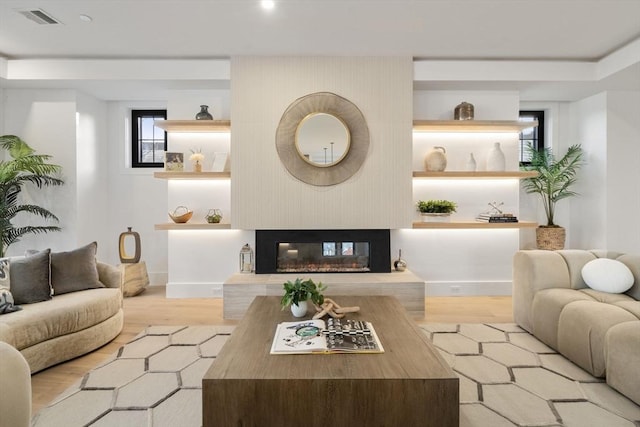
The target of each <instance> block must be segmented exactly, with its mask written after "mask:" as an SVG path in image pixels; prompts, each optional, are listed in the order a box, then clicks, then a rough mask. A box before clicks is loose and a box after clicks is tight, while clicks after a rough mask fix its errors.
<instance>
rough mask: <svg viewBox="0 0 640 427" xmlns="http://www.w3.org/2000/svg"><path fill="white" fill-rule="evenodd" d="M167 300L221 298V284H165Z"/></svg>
mask: <svg viewBox="0 0 640 427" xmlns="http://www.w3.org/2000/svg"><path fill="white" fill-rule="evenodd" d="M167 298H222V283H177V282H168V283H167Z"/></svg>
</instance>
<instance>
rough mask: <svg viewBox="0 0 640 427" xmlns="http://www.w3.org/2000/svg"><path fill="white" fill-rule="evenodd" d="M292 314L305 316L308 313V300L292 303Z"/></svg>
mask: <svg viewBox="0 0 640 427" xmlns="http://www.w3.org/2000/svg"><path fill="white" fill-rule="evenodd" d="M291 314H293V317H304V316H306V315H307V302H306V301H300V302H298V304H297V305H296V304H291Z"/></svg>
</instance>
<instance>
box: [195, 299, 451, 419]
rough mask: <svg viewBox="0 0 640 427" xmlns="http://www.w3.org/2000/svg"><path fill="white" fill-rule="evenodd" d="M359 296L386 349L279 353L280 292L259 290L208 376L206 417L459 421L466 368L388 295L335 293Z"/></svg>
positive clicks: (286, 317) (284, 318)
mask: <svg viewBox="0 0 640 427" xmlns="http://www.w3.org/2000/svg"><path fill="white" fill-rule="evenodd" d="M332 298H333V299H335V300H336V301H337V302H338V303H340V304H341V305H343V306H352V305H358V306H360V308H361V310H360V312H359V313H353V314H350V315H348V316H349V318H352V319H359V320H366V321H370V322H371V323H372V324H373V326H374V328H375V329H376V332H377V334H378V337H379V338H380V341H381V343H382V345H383V347H384V349H385V352H384V353H383V354H308V355H306V354H305V355H271V354H269V351H270V348H271V342H272V340H273V335H274V333H275V330H276V325H277V324H278V323H279V322H290V321H294V320H296V319H294V318H293V316H292V315H291V312H290V311H289V310H288V309H286V310H284V311H282V310H281V309H280V297H274V296H258V297H256V298H255V299H254V301H253V302H252V303H251V305H250V307H249V310H248V311H247V313H246V314H245V316H244V317H243V319H242V320H241V322H240V324H239V325H238V326H237V327H236V329H235V331H234V332H233V334H232V335H231V338H229V341H227V343H226V344H225V345H224V347H223V348H222V350H221V351H220V353H219V355H218V357H217V359H216V360H215V361H214V363H213V364H212V365H211V367H210V368H209V370H208V371H207V373H206V374H205V376H204V378H203V380H202V395H203V396H202V410H203V417H202V420H203V425H204V426H205V427H208V426H212V427H213V426H261V427H269V426H274V427H276V426H277V427H284V426H287V427H288V426H298V425H299V426H310V427H316V426H317V427H321V426H322V427H324V426H331V427H336V426H349V427H354V426H402V427H409V426H420V427H431V426H433V427H436V426H437V427H449V426H452V427H453V426H456V427H457V426H458V422H459V394H458V378H457V377H456V375H455V374H454V372H453V371H452V370H451V368H450V367H449V366H448V365H447V363H446V362H445V361H444V360H443V359H442V357H441V356H440V354H439V353H438V351H437V350H436V349H435V347H434V346H433V345H432V344H431V342H430V341H429V340H428V339H427V338H426V336H425V335H424V333H423V332H422V331H421V330H420V329H419V328H418V327H417V326H416V325H415V323H414V322H413V321H412V320H411V319H410V318H409V317H408V316H407V314H406V312H405V310H404V308H403V307H402V306H401V305H400V303H399V302H398V300H397V299H396V298H394V297H390V296H367V297H362V296H359V297H353V296H342V297H341V296H335V297H333V296H332Z"/></svg>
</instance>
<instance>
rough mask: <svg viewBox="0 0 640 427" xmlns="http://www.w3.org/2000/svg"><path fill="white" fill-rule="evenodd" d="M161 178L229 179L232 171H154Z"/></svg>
mask: <svg viewBox="0 0 640 427" xmlns="http://www.w3.org/2000/svg"><path fill="white" fill-rule="evenodd" d="M153 177H154V178H160V179H229V178H231V172H154V173H153Z"/></svg>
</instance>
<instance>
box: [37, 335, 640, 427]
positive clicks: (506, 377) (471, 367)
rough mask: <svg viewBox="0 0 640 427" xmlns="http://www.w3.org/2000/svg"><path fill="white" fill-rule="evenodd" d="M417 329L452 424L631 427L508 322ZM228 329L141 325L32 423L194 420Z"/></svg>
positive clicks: (631, 421) (606, 392)
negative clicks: (427, 345)
mask: <svg viewBox="0 0 640 427" xmlns="http://www.w3.org/2000/svg"><path fill="white" fill-rule="evenodd" d="M421 327H422V328H423V329H424V331H425V334H427V336H428V337H429V338H430V339H431V340H432V341H433V342H434V344H435V345H436V346H437V347H438V349H439V350H440V352H441V354H442V355H443V357H444V358H445V360H446V361H447V362H448V363H449V364H450V365H451V366H452V367H453V369H454V370H455V371H456V373H457V374H458V375H459V377H460V426H461V427H502V426H505V427H506V426H509V427H513V426H566V427H573V426H576V427H590V426H592V427H618V426H619V427H638V426H640V407H639V406H637V405H635V404H634V403H633V402H631V401H630V400H628V399H627V398H625V397H624V396H622V395H620V394H619V393H617V392H616V391H614V390H613V389H611V388H610V387H609V386H607V385H606V383H604V382H603V381H602V380H601V379H598V378H594V377H592V376H591V375H589V374H588V373H586V372H585V371H583V370H582V369H580V368H578V367H576V366H575V365H573V364H572V363H571V362H568V361H567V360H566V359H564V358H563V357H562V356H560V355H558V354H557V353H556V352H554V351H553V350H552V349H550V348H549V347H547V346H546V345H544V344H542V343H541V342H539V341H538V340H536V339H535V338H534V337H533V336H531V335H530V334H528V333H526V332H524V331H523V330H522V329H520V328H519V327H517V326H516V325H513V324H486V325H482V324H460V325H456V324H424V325H421ZM232 331H233V327H232V326H231V327H225V326H189V327H149V328H147V329H146V330H145V331H144V332H143V333H142V334H140V335H139V336H138V337H136V339H134V340H133V341H132V342H131V343H129V344H127V345H125V346H124V347H122V348H121V349H120V350H119V351H118V353H117V354H115V355H113V357H112V358H111V359H110V360H109V361H107V362H106V363H104V364H103V365H102V366H100V367H97V368H95V369H94V370H92V371H91V372H89V373H88V374H86V375H85V376H84V378H83V379H82V381H80V382H79V383H78V384H76V385H74V386H73V387H71V388H70V389H69V390H67V391H66V392H65V393H63V394H62V395H61V396H59V397H58V398H57V399H56V400H55V401H54V402H53V403H52V404H51V405H50V406H48V407H47V408H45V409H43V410H42V411H40V412H39V413H38V414H37V415H36V416H35V417H34V419H33V425H34V426H37V427H47V426H56V427H63V426H64V427H74V426H117V427H122V426H126V427H136V426H141V427H142V426H144V427H163V426H170V427H189V426H201V425H202V399H201V391H202V390H201V387H202V385H201V379H202V377H203V375H204V373H205V372H206V371H207V369H208V368H209V366H210V365H211V363H213V361H214V359H215V357H216V355H217V354H218V352H219V351H220V349H221V348H222V346H223V345H224V343H225V342H226V340H227V339H228V337H229V335H230V334H231V332H232ZM425 404H426V403H425ZM283 427H284V426H283ZM354 427H357V426H354ZM390 427H394V426H390ZM399 427H401V426H399Z"/></svg>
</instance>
